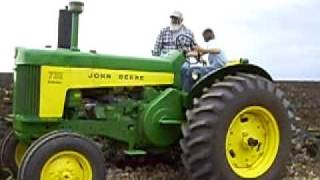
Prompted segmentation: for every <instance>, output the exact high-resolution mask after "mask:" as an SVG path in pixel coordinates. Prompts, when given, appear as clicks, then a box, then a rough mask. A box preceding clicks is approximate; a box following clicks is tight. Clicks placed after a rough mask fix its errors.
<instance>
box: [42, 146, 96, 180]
mask: <svg viewBox="0 0 320 180" xmlns="http://www.w3.org/2000/svg"><path fill="white" fill-rule="evenodd" d="M56 179H59V180H91V179H92V168H91V165H90V163H89V161H88V160H87V159H86V158H85V157H84V156H83V155H82V154H80V153H78V152H75V151H62V152H59V153H57V154H55V155H54V156H52V157H51V158H50V159H49V160H48V161H47V162H46V163H45V165H44V166H43V168H42V171H41V180H56Z"/></svg>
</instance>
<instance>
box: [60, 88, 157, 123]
mask: <svg viewBox="0 0 320 180" xmlns="http://www.w3.org/2000/svg"><path fill="white" fill-rule="evenodd" d="M147 89H148V90H147V91H153V92H154V94H158V93H159V92H158V91H157V90H156V89H154V88H147ZM144 92H145V88H143V87H114V88H97V89H83V90H71V91H69V92H68V96H67V101H66V106H65V112H64V117H65V119H70V120H72V119H85V120H90V119H91V120H99V119H100V120H121V119H122V120H123V119H128V118H129V119H137V118H138V115H139V113H140V112H142V108H140V105H142V104H146V103H148V100H147V99H148V98H147V99H145V96H146V95H145V94H144Z"/></svg>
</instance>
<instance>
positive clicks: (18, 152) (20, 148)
mask: <svg viewBox="0 0 320 180" xmlns="http://www.w3.org/2000/svg"><path fill="white" fill-rule="evenodd" d="M26 151H27V146H26V145H24V144H21V143H18V144H17V146H16V149H15V153H14V160H15V162H16V165H17V166H18V167H19V166H20V164H21V161H22V158H23V155H24V153H25V152H26Z"/></svg>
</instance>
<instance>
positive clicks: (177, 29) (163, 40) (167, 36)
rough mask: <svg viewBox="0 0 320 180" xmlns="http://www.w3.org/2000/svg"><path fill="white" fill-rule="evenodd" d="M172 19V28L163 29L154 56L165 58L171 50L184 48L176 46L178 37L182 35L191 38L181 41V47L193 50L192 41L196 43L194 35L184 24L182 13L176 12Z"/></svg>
mask: <svg viewBox="0 0 320 180" xmlns="http://www.w3.org/2000/svg"><path fill="white" fill-rule="evenodd" d="M170 19H171V23H170V26H167V27H165V28H163V29H162V30H161V31H160V34H159V35H158V37H157V40H156V43H155V46H154V50H153V51H152V55H153V56H163V55H166V54H167V53H168V52H169V51H170V50H175V49H179V48H182V47H179V48H178V46H177V44H176V41H177V37H178V36H179V35H181V34H182V35H185V36H187V37H189V38H183V39H182V38H181V39H179V41H180V43H181V44H180V45H182V46H183V47H186V48H193V42H192V40H193V41H194V35H193V32H192V31H191V30H190V29H188V28H186V26H185V25H184V24H183V23H182V22H183V15H182V13H181V12H180V11H174V12H173V13H172V14H171V15H170ZM181 41H183V42H181Z"/></svg>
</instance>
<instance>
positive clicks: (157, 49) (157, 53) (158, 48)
mask: <svg viewBox="0 0 320 180" xmlns="http://www.w3.org/2000/svg"><path fill="white" fill-rule="evenodd" d="M161 34H162V31H161V32H160V34H159V35H158V37H157V40H156V43H155V45H154V49H153V51H152V55H153V56H160V52H161V46H162V35H161Z"/></svg>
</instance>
